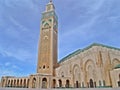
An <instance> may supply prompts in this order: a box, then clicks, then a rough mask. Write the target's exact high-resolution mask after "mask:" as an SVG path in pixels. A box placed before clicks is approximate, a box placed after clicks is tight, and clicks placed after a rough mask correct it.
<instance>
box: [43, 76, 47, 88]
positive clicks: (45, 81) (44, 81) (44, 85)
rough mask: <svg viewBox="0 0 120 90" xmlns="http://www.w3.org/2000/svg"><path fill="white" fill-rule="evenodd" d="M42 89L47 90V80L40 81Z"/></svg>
mask: <svg viewBox="0 0 120 90" xmlns="http://www.w3.org/2000/svg"><path fill="white" fill-rule="evenodd" d="M42 88H47V79H46V78H43V79H42Z"/></svg>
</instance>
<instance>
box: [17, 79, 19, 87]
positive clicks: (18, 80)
mask: <svg viewBox="0 0 120 90" xmlns="http://www.w3.org/2000/svg"><path fill="white" fill-rule="evenodd" d="M17 87H19V79H18V80H17Z"/></svg>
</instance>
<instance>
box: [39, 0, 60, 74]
mask: <svg viewBox="0 0 120 90" xmlns="http://www.w3.org/2000/svg"><path fill="white" fill-rule="evenodd" d="M57 39H58V19H57V16H56V13H55V7H54V4H53V2H52V0H50V2H49V3H48V4H47V5H46V10H45V11H44V12H43V13H42V19H41V26H40V41H39V50H38V65H37V73H40V74H44V75H54V69H55V67H56V65H57Z"/></svg>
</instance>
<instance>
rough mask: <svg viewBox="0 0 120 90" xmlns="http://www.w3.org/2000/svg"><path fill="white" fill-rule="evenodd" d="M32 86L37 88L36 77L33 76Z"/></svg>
mask: <svg viewBox="0 0 120 90" xmlns="http://www.w3.org/2000/svg"><path fill="white" fill-rule="evenodd" d="M32 88H36V78H33V80H32Z"/></svg>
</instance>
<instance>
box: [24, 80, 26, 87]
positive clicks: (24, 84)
mask: <svg viewBox="0 0 120 90" xmlns="http://www.w3.org/2000/svg"><path fill="white" fill-rule="evenodd" d="M23 83H24V84H23V87H24V88H26V79H24V82H23Z"/></svg>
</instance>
